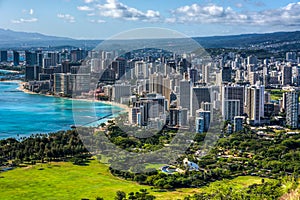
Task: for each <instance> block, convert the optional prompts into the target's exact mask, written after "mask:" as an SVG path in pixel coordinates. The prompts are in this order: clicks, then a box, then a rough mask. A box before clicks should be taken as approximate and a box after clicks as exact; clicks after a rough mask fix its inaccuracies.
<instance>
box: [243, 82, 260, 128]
mask: <svg viewBox="0 0 300 200" xmlns="http://www.w3.org/2000/svg"><path fill="white" fill-rule="evenodd" d="M246 95H247V96H246V113H247V115H248V122H249V123H250V124H254V125H255V124H261V118H262V117H264V86H261V85H255V86H251V87H248V88H247V93H246Z"/></svg>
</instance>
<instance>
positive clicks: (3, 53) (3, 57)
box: [0, 51, 7, 62]
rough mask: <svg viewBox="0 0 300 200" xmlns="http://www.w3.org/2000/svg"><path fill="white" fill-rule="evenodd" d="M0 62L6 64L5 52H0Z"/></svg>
mask: <svg viewBox="0 0 300 200" xmlns="http://www.w3.org/2000/svg"><path fill="white" fill-rule="evenodd" d="M0 54H1V56H0V62H7V51H0Z"/></svg>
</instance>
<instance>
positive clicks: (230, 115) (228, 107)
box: [222, 99, 240, 121]
mask: <svg viewBox="0 0 300 200" xmlns="http://www.w3.org/2000/svg"><path fill="white" fill-rule="evenodd" d="M239 114H240V101H239V100H234V99H231V100H224V101H223V102H222V115H223V119H224V120H225V121H233V119H234V117H235V116H238V115H239Z"/></svg>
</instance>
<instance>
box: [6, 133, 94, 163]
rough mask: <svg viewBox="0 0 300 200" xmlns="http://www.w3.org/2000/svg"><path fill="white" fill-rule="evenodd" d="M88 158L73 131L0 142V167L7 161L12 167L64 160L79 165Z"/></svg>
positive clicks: (88, 155)
mask: <svg viewBox="0 0 300 200" xmlns="http://www.w3.org/2000/svg"><path fill="white" fill-rule="evenodd" d="M90 156H91V155H90V153H89V152H88V151H87V149H86V148H85V147H84V145H83V143H82V142H81V140H80V138H79V137H78V134H77V133H76V131H74V130H70V131H66V132H64V131H61V132H57V133H50V134H48V135H46V134H40V135H39V134H37V135H32V136H30V137H28V138H26V137H24V138H21V139H20V141H19V140H17V139H15V138H8V139H6V140H0V166H1V165H5V164H7V163H8V162H9V161H12V164H13V165H18V164H20V163H27V164H28V163H30V164H34V163H36V162H42V163H43V162H44V161H48V162H52V161H65V160H72V161H73V162H74V163H76V164H81V163H84V162H85V160H86V158H89V157H90Z"/></svg>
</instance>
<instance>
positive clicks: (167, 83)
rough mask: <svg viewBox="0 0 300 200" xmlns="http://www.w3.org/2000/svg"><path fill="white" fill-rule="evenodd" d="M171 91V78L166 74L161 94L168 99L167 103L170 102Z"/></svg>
mask: <svg viewBox="0 0 300 200" xmlns="http://www.w3.org/2000/svg"><path fill="white" fill-rule="evenodd" d="M171 91H172V90H171V80H170V78H169V77H168V76H167V77H165V78H163V87H162V95H163V96H164V97H165V98H166V99H167V100H168V102H169V103H171V97H170V95H171Z"/></svg>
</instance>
